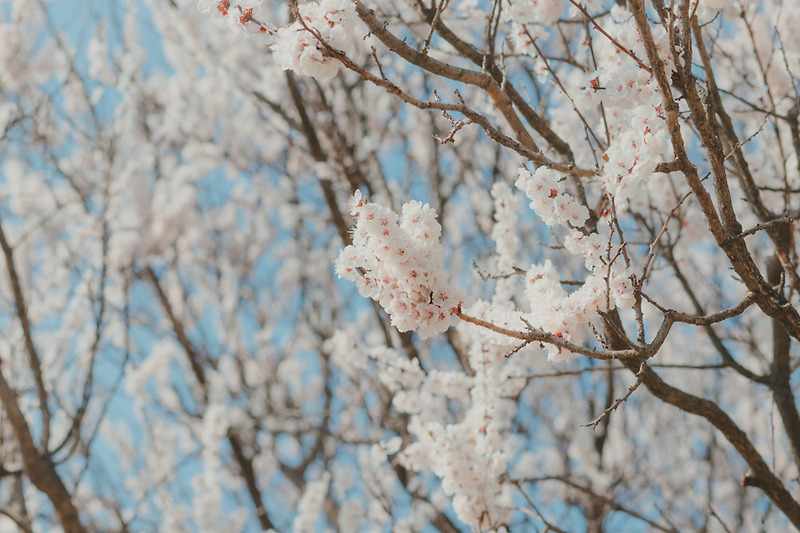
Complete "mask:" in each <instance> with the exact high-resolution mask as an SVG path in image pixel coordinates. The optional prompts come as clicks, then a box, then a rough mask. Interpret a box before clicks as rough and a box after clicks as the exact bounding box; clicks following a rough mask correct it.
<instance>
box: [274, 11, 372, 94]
mask: <svg viewBox="0 0 800 533" xmlns="http://www.w3.org/2000/svg"><path fill="white" fill-rule="evenodd" d="M299 9H300V17H301V19H302V21H295V22H293V23H292V24H290V25H289V26H286V27H284V28H280V29H279V30H278V33H277V36H276V39H275V42H274V44H273V45H272V53H273V54H274V56H275V60H276V61H277V62H278V64H279V65H280V66H281V67H282V68H283V69H284V70H294V71H296V72H299V73H301V74H304V75H306V76H313V77H315V78H317V79H326V78H331V77H333V76H335V75H336V73H337V72H338V71H339V68H340V67H341V66H342V63H341V62H340V61H339V60H337V59H334V58H332V57H330V56H329V55H327V54H326V53H325V49H324V46H323V45H322V44H321V43H320V42H319V38H322V40H323V41H325V43H327V44H328V45H330V46H331V47H333V48H336V49H342V48H344V46H345V44H346V43H347V40H348V39H349V38H350V36H351V35H352V34H353V30H354V28H355V22H356V18H357V17H356V10H355V7H354V6H353V3H352V2H351V1H350V0H322V1H321V2H309V3H307V4H301V5H300V8H299ZM310 30H313V33H312V31H310ZM314 33H316V34H317V35H314Z"/></svg>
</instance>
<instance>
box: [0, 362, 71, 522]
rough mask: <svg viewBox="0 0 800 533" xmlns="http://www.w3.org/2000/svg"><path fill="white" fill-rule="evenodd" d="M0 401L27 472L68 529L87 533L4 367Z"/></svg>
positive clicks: (0, 376) (0, 383)
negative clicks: (38, 446)
mask: <svg viewBox="0 0 800 533" xmlns="http://www.w3.org/2000/svg"><path fill="white" fill-rule="evenodd" d="M0 402H2V404H3V409H4V411H5V414H6V416H7V417H8V420H9V421H10V422H11V427H12V428H13V429H14V436H15V437H16V439H17V442H18V443H19V452H20V455H21V456H22V465H23V469H24V470H25V475H26V476H28V479H30V480H31V483H33V485H34V486H35V487H36V488H37V489H38V490H40V491H41V492H43V493H44V494H45V495H46V496H47V498H48V499H49V500H50V503H51V504H52V505H53V508H54V509H55V511H56V515H57V516H58V521H59V523H60V524H61V527H62V528H63V529H64V532H65V533H84V532H85V531H86V530H85V529H84V527H83V525H82V524H81V521H80V517H79V515H78V509H77V508H76V507H75V504H74V503H73V502H72V497H71V496H70V493H69V491H68V490H67V488H66V486H64V482H63V481H62V479H61V477H60V476H59V475H58V472H56V468H55V465H54V464H53V462H52V461H51V460H50V457H49V456H47V455H43V454H42V453H41V452H39V451H38V450H37V449H36V445H35V444H34V442H33V437H32V436H31V432H30V428H29V427H28V422H27V421H26V420H25V416H24V415H23V414H22V411H21V410H20V407H19V403H18V401H17V394H16V392H15V391H14V390H12V389H11V387H10V386H9V384H8V382H7V381H6V378H5V376H4V375H3V372H2V371H0Z"/></svg>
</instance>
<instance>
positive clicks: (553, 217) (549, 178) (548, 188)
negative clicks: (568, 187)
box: [515, 167, 589, 227]
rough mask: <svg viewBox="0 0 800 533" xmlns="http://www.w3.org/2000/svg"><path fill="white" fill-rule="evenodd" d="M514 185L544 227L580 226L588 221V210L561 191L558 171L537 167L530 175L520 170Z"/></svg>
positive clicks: (561, 180)
mask: <svg viewBox="0 0 800 533" xmlns="http://www.w3.org/2000/svg"><path fill="white" fill-rule="evenodd" d="M515 184H516V186H517V188H518V189H520V190H521V191H523V192H524V193H525V195H526V196H527V197H528V198H529V199H530V201H531V209H533V210H534V212H535V213H536V214H537V215H539V218H541V219H542V220H543V221H544V222H545V224H547V225H548V226H555V225H562V224H569V225H571V226H573V227H580V226H583V224H584V223H585V222H586V220H588V218H589V210H588V209H586V207H585V206H582V205H581V204H579V203H578V202H576V201H575V199H574V198H573V197H572V196H571V195H570V194H568V193H566V192H564V189H565V187H564V175H563V174H562V173H560V172H558V171H555V170H552V169H549V168H547V167H539V168H537V169H536V172H534V173H533V174H531V173H530V172H529V171H528V169H527V168H525V167H522V168H520V170H519V177H518V178H517V181H516V183H515Z"/></svg>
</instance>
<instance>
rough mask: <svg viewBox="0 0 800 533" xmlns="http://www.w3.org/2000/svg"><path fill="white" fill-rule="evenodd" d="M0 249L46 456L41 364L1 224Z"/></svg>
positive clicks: (46, 424)
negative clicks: (37, 406) (35, 402)
mask: <svg viewBox="0 0 800 533" xmlns="http://www.w3.org/2000/svg"><path fill="white" fill-rule="evenodd" d="M0 247H2V249H3V255H4V256H5V260H6V268H7V269H8V280H9V283H10V284H11V291H12V292H13V293H14V305H15V307H16V314H17V319H18V320H19V323H20V326H21V327H22V335H23V338H24V340H25V353H26V354H27V355H28V366H29V367H30V371H31V374H33V381H34V383H35V384H36V396H37V397H38V399H39V411H40V412H41V413H42V437H41V441H40V442H39V449H40V450H41V451H42V453H44V454H48V453H49V452H48V446H49V441H50V408H49V406H48V405H47V389H46V388H45V386H44V378H43V377H42V363H41V359H40V358H39V353H38V352H37V351H36V345H35V344H34V343H33V333H32V331H31V322H30V318H29V317H28V307H27V305H26V304H25V295H24V294H23V293H22V284H21V282H20V279H19V274H18V273H17V266H16V262H15V261H14V251H13V250H12V248H11V245H10V244H9V243H8V239H6V233H5V231H4V230H3V226H2V223H0Z"/></svg>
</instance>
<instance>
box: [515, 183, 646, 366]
mask: <svg viewBox="0 0 800 533" xmlns="http://www.w3.org/2000/svg"><path fill="white" fill-rule="evenodd" d="M651 170H652V169H651ZM564 179H565V176H564V175H563V174H562V173H560V172H558V171H555V170H552V169H549V168H546V167H539V168H538V169H536V172H534V173H533V174H531V173H530V172H529V171H528V169H526V168H525V167H522V168H521V169H520V171H519V177H518V179H517V181H516V185H517V187H518V188H519V189H521V190H522V191H524V192H525V194H526V196H527V197H528V198H529V199H530V200H531V204H530V205H531V208H532V209H533V210H534V212H535V213H536V214H537V215H538V216H539V217H540V218H541V219H542V220H543V221H544V222H545V223H546V224H547V225H548V226H551V227H552V226H561V227H567V228H571V232H570V233H569V235H568V236H567V237H566V239H565V240H564V247H565V248H566V249H567V251H569V252H570V253H572V254H573V255H576V256H579V257H581V258H582V259H583V261H584V265H585V266H586V269H587V270H588V271H589V272H590V274H589V275H588V276H587V278H586V280H585V281H584V283H583V285H581V287H580V288H579V289H577V290H576V291H574V292H572V293H569V294H568V293H567V291H565V290H564V288H563V287H562V286H561V281H560V278H559V276H558V273H557V272H556V270H555V268H554V267H553V265H552V264H551V263H550V261H547V262H545V263H544V264H540V265H533V266H531V267H530V269H529V270H528V272H527V283H526V284H525V294H526V296H527V297H528V301H529V306H530V307H529V309H530V311H529V314H527V315H526V320H527V321H528V323H529V324H530V325H532V326H534V327H537V328H540V329H542V330H544V331H547V332H549V333H553V334H554V335H556V336H558V337H561V338H563V339H564V340H571V339H572V338H573V335H575V334H576V333H577V332H578V331H579V330H580V329H581V327H582V326H583V325H584V324H586V323H588V322H590V321H591V320H593V319H594V318H595V317H596V316H597V313H598V312H603V311H608V310H611V309H613V308H615V307H630V306H631V305H633V301H634V300H633V291H634V283H633V281H632V278H631V275H632V272H631V271H630V268H629V267H628V266H627V265H626V264H625V262H624V260H623V259H622V258H621V257H620V256H619V250H618V249H612V246H611V245H610V242H609V238H608V237H604V236H602V235H600V234H599V233H589V234H585V233H583V232H581V231H578V230H577V229H576V228H581V227H582V226H583V225H584V223H585V222H586V221H587V220H588V218H589V210H588V209H587V208H586V207H585V206H584V205H581V204H580V203H578V202H577V201H576V200H575V199H574V198H573V197H572V196H571V195H569V194H568V193H566V192H565V185H564ZM628 179H629V180H631V179H633V178H630V177H629V178H628ZM564 355H566V354H565V352H564V351H563V350H562V349H560V348H558V347H555V346H550V347H549V357H550V359H551V360H556V359H559V358H562V357H563V356H564Z"/></svg>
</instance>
